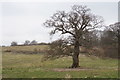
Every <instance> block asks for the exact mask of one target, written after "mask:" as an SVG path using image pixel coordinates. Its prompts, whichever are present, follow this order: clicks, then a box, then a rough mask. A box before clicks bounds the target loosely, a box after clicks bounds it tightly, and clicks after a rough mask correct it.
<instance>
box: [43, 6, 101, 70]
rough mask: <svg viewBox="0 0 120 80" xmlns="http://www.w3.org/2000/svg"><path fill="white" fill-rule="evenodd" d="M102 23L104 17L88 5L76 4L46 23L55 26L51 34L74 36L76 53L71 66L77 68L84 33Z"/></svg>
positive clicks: (50, 26)
mask: <svg viewBox="0 0 120 80" xmlns="http://www.w3.org/2000/svg"><path fill="white" fill-rule="evenodd" d="M102 23H103V18H102V17H101V16H96V15H94V14H92V13H91V12H90V9H89V8H87V6H81V5H74V6H72V10H71V11H70V12H65V11H58V12H56V13H55V14H53V16H52V17H51V18H50V19H49V20H47V21H46V22H45V23H44V25H45V26H46V27H49V28H53V30H52V31H51V33H50V34H55V33H57V32H61V34H70V35H71V36H72V37H73V39H74V54H73V55H72V58H73V64H72V66H71V67H72V68H77V67H79V52H80V50H79V45H80V43H81V42H80V39H81V38H82V35H83V34H84V33H85V32H86V30H88V31H89V30H91V29H95V28H98V27H99V26H101V25H102Z"/></svg>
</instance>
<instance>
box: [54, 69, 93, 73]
mask: <svg viewBox="0 0 120 80" xmlns="http://www.w3.org/2000/svg"><path fill="white" fill-rule="evenodd" d="M81 70H94V69H89V68H54V69H53V71H58V72H64V71H81Z"/></svg>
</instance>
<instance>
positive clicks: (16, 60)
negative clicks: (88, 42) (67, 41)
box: [2, 45, 118, 78]
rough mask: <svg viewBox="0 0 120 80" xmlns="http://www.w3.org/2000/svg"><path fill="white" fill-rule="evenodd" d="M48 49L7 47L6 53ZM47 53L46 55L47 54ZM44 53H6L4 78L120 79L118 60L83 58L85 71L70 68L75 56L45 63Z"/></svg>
mask: <svg viewBox="0 0 120 80" xmlns="http://www.w3.org/2000/svg"><path fill="white" fill-rule="evenodd" d="M35 48H37V49H40V50H44V49H46V48H48V46H41V45H39V46H16V47H4V48H3V51H4V50H6V49H7V50H8V49H9V50H16V51H17V50H31V51H32V50H34V49H35ZM43 54H44V53H43ZM43 54H42V53H41V54H16V53H15V52H14V53H13V52H3V53H2V62H3V63H2V77H3V78H118V60H117V59H111V58H106V59H101V58H98V57H94V56H90V57H87V56H84V55H80V56H79V59H80V66H81V68H77V69H69V68H67V67H69V66H70V65H71V64H72V59H71V57H63V58H59V59H56V60H49V61H45V62H41V59H42V56H43Z"/></svg>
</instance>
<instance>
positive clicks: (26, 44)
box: [11, 40, 50, 46]
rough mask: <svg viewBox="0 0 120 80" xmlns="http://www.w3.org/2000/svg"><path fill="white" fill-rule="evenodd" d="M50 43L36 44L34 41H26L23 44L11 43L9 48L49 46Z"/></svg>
mask: <svg viewBox="0 0 120 80" xmlns="http://www.w3.org/2000/svg"><path fill="white" fill-rule="evenodd" d="M49 44H50V43H44V42H42V43H38V42H37V41H36V40H33V41H29V40H26V41H25V42H24V43H23V44H18V43H17V42H16V41H13V42H11V46H29V45H49Z"/></svg>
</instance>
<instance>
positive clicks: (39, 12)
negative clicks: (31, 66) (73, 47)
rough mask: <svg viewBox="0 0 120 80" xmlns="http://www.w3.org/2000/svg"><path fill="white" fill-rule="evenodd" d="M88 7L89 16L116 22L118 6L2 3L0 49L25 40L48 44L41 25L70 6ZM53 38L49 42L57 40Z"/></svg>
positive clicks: (105, 3) (115, 3)
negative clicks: (92, 15) (90, 14)
mask: <svg viewBox="0 0 120 80" xmlns="http://www.w3.org/2000/svg"><path fill="white" fill-rule="evenodd" d="M75 4H79V5H87V6H88V7H89V8H90V9H91V11H92V13H94V14H96V15H100V16H102V17H103V18H104V20H105V24H106V25H109V24H112V23H115V22H117V21H118V2H83V3H81V2H1V3H0V17H1V18H0V25H1V26H2V27H1V28H0V32H1V34H0V35H1V41H0V45H10V43H11V42H12V41H16V42H18V43H24V41H25V40H30V41H32V40H37V41H38V42H50V41H51V40H50V36H49V32H50V29H49V28H45V27H44V26H43V22H45V20H47V19H49V18H50V16H52V14H53V13H55V12H56V11H59V10H65V11H69V10H70V9H71V6H73V5H75ZM59 37H60V35H56V36H54V37H53V39H52V40H55V39H58V38H59Z"/></svg>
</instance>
